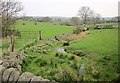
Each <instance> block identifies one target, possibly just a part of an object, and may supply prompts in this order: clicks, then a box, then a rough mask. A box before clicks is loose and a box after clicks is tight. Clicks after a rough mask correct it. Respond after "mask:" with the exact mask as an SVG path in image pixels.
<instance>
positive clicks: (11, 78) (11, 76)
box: [8, 71, 15, 82]
mask: <svg viewBox="0 0 120 83" xmlns="http://www.w3.org/2000/svg"><path fill="white" fill-rule="evenodd" d="M14 73H15V71H13V72H12V73H11V74H10V77H9V80H8V81H9V82H10V81H14Z"/></svg>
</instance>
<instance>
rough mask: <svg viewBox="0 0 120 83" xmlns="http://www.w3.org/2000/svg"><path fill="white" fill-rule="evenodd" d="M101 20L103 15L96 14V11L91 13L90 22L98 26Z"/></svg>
mask: <svg viewBox="0 0 120 83" xmlns="http://www.w3.org/2000/svg"><path fill="white" fill-rule="evenodd" d="M100 19H101V15H100V14H98V13H95V12H94V11H91V15H90V21H91V22H92V23H93V24H94V25H96V23H98V22H99V21H100Z"/></svg>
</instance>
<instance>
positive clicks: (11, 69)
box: [3, 68, 16, 82]
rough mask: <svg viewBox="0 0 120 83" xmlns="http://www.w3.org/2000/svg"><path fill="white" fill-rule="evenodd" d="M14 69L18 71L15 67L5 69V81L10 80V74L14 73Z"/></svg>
mask: <svg viewBox="0 0 120 83" xmlns="http://www.w3.org/2000/svg"><path fill="white" fill-rule="evenodd" d="M13 71H16V69H15V68H9V69H7V70H5V71H4V73H3V81H4V82H7V81H8V79H9V76H10V75H11V73H12V72H13Z"/></svg>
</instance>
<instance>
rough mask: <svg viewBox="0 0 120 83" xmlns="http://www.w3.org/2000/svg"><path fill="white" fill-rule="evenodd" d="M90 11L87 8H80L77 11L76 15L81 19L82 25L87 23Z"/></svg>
mask: <svg viewBox="0 0 120 83" xmlns="http://www.w3.org/2000/svg"><path fill="white" fill-rule="evenodd" d="M91 11H92V10H91V9H90V8H89V7H85V6H84V7H82V8H80V9H79V11H78V15H79V16H80V17H81V18H82V19H83V23H84V24H85V25H86V24H87V21H88V19H89V17H90V15H91Z"/></svg>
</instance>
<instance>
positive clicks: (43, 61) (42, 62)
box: [39, 60, 47, 66]
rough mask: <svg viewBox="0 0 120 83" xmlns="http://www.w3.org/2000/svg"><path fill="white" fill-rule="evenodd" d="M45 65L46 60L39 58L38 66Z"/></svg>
mask: <svg viewBox="0 0 120 83" xmlns="http://www.w3.org/2000/svg"><path fill="white" fill-rule="evenodd" d="M45 65H47V61H46V60H41V61H40V63H39V66H45Z"/></svg>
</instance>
